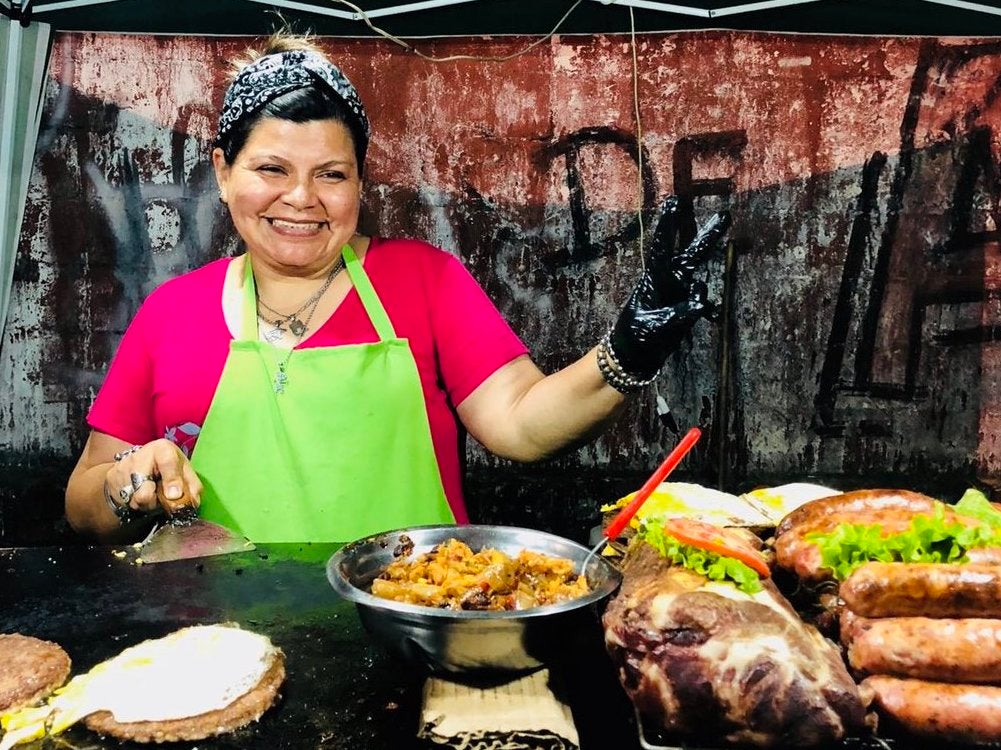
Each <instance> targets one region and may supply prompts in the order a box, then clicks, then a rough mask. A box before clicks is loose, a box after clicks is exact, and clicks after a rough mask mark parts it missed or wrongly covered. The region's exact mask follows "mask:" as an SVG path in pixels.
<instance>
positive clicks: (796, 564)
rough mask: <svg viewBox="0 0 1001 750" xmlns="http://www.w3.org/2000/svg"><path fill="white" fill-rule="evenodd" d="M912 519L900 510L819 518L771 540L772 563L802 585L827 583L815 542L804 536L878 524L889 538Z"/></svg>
mask: <svg viewBox="0 0 1001 750" xmlns="http://www.w3.org/2000/svg"><path fill="white" fill-rule="evenodd" d="M914 516H915V513H914V512H913V511H910V510H906V509H904V508H884V509H882V510H871V511H865V512H862V511H858V512H856V513H854V514H852V515H851V516H831V515H827V516H819V517H818V518H816V519H814V520H813V521H812V522H811V523H802V524H799V525H797V526H795V527H794V528H792V529H791V530H789V531H787V532H785V533H784V534H780V535H779V536H777V537H776V538H775V545H774V546H775V562H776V563H777V564H778V565H779V567H782V568H785V569H786V570H791V571H793V572H794V573H795V574H796V575H797V576H799V578H801V579H802V580H805V581H825V580H830V579H831V578H832V574H831V571H830V570H827V569H825V568H821V566H820V562H821V561H820V548H819V547H818V546H817V543H816V542H815V541H812V540H810V539H807V536H808V535H810V534H814V533H820V534H826V533H830V532H832V531H834V529H836V528H837V527H838V526H840V525H841V524H843V523H855V524H862V525H865V526H871V525H875V524H879V525H880V526H882V527H883V532H884V534H893V533H896V532H900V531H904V530H905V529H907V528H908V527H910V525H911V521H912V520H913V518H914Z"/></svg>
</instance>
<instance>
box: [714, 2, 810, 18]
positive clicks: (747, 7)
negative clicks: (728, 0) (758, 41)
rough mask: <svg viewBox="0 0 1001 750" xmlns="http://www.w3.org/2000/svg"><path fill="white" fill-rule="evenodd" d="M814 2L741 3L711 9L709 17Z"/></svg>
mask: <svg viewBox="0 0 1001 750" xmlns="http://www.w3.org/2000/svg"><path fill="white" fill-rule="evenodd" d="M816 2H819V0H762V1H761V2H757V3H743V4H741V5H728V6H727V7H725V8H713V9H712V10H710V11H709V17H710V18H717V17H719V16H733V15H737V14H738V13H753V12H754V11H756V10H768V9H770V8H783V7H785V6H788V5H806V4H807V3H816Z"/></svg>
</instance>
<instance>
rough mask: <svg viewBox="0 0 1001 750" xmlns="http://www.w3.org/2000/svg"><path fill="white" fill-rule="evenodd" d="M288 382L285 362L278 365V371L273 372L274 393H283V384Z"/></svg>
mask: <svg viewBox="0 0 1001 750" xmlns="http://www.w3.org/2000/svg"><path fill="white" fill-rule="evenodd" d="M287 384H288V375H287V374H286V373H285V363H284V362H282V363H281V364H280V365H278V372H276V373H275V383H274V389H275V393H276V394H279V395H280V394H282V393H285V386H286V385H287Z"/></svg>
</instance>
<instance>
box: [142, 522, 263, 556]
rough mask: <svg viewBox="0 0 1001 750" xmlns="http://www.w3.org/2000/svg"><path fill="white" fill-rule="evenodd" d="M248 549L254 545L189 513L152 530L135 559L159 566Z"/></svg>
mask: <svg viewBox="0 0 1001 750" xmlns="http://www.w3.org/2000/svg"><path fill="white" fill-rule="evenodd" d="M252 549H254V543H253V542H251V541H250V540H249V539H247V538H246V537H245V536H243V535H242V534H238V533H236V532H235V531H232V530H231V529H227V528H226V527H225V526H220V525H219V524H217V523H213V522H212V521H206V520H204V519H202V518H198V516H197V515H195V511H193V510H192V511H190V512H184V513H179V514H177V515H174V516H172V517H171V518H170V519H169V520H166V521H164V522H162V523H160V524H158V525H157V526H155V527H153V530H152V531H151V532H150V533H149V535H148V536H147V537H146V539H144V540H143V542H142V546H141V547H140V548H139V555H138V558H137V559H138V560H142V561H143V562H144V563H159V562H169V561H170V560H190V559H192V558H196V557H209V556H211V555H225V554H229V553H230V552H248V551H250V550H252Z"/></svg>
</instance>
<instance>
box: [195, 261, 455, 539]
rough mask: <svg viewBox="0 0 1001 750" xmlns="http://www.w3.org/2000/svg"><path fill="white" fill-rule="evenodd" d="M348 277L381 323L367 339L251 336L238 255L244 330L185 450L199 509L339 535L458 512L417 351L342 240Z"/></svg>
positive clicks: (275, 532) (303, 532)
mask: <svg viewBox="0 0 1001 750" xmlns="http://www.w3.org/2000/svg"><path fill="white" fill-rule="evenodd" d="M342 252H343V253H344V260H345V264H346V268H347V272H348V275H349V276H350V278H351V283H352V284H354V287H355V289H356V290H357V291H358V296H359V297H360V298H361V301H362V304H363V305H364V307H365V311H366V313H367V314H368V316H369V318H370V319H371V321H372V324H373V326H374V327H375V330H376V331H377V332H378V334H379V341H378V342H376V343H373V344H352V345H347V346H336V347H320V348H310V349H301V350H300V349H296V350H295V351H294V352H293V353H292V354H291V356H290V357H289V358H288V360H287V362H286V367H285V370H286V373H287V381H286V383H285V387H284V391H283V392H282V393H276V392H275V388H274V387H273V383H274V382H275V375H276V372H277V370H278V365H279V363H280V362H282V361H283V360H285V357H286V355H287V354H288V350H285V349H278V348H276V347H274V346H272V345H271V344H268V343H266V342H263V341H260V340H258V330H257V307H256V298H255V290H254V275H253V270H252V268H251V264H250V256H249V255H248V256H246V263H245V266H246V271H245V275H244V285H243V286H244V296H243V305H242V311H243V312H242V315H243V326H242V328H241V338H240V339H238V340H234V341H233V342H232V343H231V344H230V351H229V356H228V357H227V359H226V365H225V367H224V368H223V372H222V376H221V378H220V380H219V385H218V387H217V389H216V392H215V395H214V396H213V398H212V404H211V406H210V407H209V411H208V414H207V415H206V417H205V423H204V425H203V426H202V430H201V432H200V433H199V436H198V442H197V443H196V445H195V450H194V453H193V455H192V458H191V462H192V465H193V466H194V469H195V471H196V472H197V473H198V476H199V478H200V479H201V480H202V484H203V485H204V489H203V491H202V503H201V510H200V514H201V516H202V517H203V518H206V519H209V520H211V521H216V522H217V523H221V524H223V525H225V526H228V527H229V528H232V529H235V530H237V531H240V532H242V533H243V534H245V535H246V536H247V537H248V538H249V539H251V541H255V542H346V541H352V540H354V539H358V538H360V537H363V536H367V535H369V534H374V533H377V532H380V531H386V530H389V529H395V528H401V527H406V526H416V525H422V524H438V523H454V522H455V518H454V516H453V515H452V511H451V509H450V508H449V505H448V501H447V500H446V498H445V491H444V489H443V488H442V483H441V475H440V473H439V471H438V461H437V459H436V457H435V454H434V446H433V444H432V442H431V429H430V426H429V424H428V416H427V409H426V408H425V405H424V393H423V390H422V389H421V382H420V377H419V375H418V374H417V363H416V362H415V361H414V357H413V354H412V353H411V351H410V345H409V343H408V342H407V340H406V339H400V338H397V337H396V332H395V331H394V330H393V324H392V323H391V322H390V320H389V316H388V315H387V314H386V311H385V309H384V308H383V306H382V303H381V302H380V301H379V296H378V294H376V291H375V289H374V288H373V286H372V282H371V281H369V278H368V275H367V274H366V273H365V270H364V269H363V268H362V265H361V263H360V262H358V258H357V256H356V255H355V254H354V252H353V251H352V249H351V248H350V247H349V246H347V245H346V246H345V247H344V248H343V251H342Z"/></svg>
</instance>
